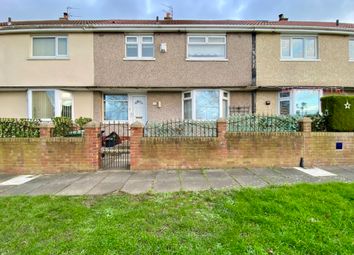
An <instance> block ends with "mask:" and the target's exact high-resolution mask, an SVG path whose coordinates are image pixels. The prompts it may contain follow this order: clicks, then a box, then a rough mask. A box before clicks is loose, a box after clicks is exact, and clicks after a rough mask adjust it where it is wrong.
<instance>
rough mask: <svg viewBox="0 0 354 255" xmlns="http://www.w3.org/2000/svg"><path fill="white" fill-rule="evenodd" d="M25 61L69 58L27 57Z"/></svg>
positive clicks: (65, 58)
mask: <svg viewBox="0 0 354 255" xmlns="http://www.w3.org/2000/svg"><path fill="white" fill-rule="evenodd" d="M27 60H70V58H69V57H29V58H27Z"/></svg>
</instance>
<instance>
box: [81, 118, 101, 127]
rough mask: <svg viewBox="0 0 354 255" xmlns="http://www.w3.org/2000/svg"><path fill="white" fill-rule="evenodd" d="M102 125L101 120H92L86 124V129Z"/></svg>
mask: <svg viewBox="0 0 354 255" xmlns="http://www.w3.org/2000/svg"><path fill="white" fill-rule="evenodd" d="M99 127H101V122H98V121H94V120H93V121H90V122H89V123H87V124H85V125H84V129H86V128H99Z"/></svg>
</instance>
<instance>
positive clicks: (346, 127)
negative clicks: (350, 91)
mask: <svg viewBox="0 0 354 255" xmlns="http://www.w3.org/2000/svg"><path fill="white" fill-rule="evenodd" d="M321 103H322V111H323V113H324V114H325V115H327V129H328V131H340V132H353V131H354V96H338V95H336V96H325V97H322V98H321ZM346 103H349V104H350V109H346V108H345V106H344V105H345V104H346Z"/></svg>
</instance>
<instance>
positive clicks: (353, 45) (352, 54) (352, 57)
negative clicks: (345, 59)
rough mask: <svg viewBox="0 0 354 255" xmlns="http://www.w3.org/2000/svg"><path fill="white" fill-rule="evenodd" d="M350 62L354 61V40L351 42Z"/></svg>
mask: <svg viewBox="0 0 354 255" xmlns="http://www.w3.org/2000/svg"><path fill="white" fill-rule="evenodd" d="M349 60H351V61H354V39H350V40H349Z"/></svg>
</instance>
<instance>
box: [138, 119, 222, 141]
mask: <svg viewBox="0 0 354 255" xmlns="http://www.w3.org/2000/svg"><path fill="white" fill-rule="evenodd" d="M144 136H146V137H216V136H217V128H216V122H215V121H193V120H171V121H164V122H160V123H158V122H147V123H146V125H145V128H144Z"/></svg>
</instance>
